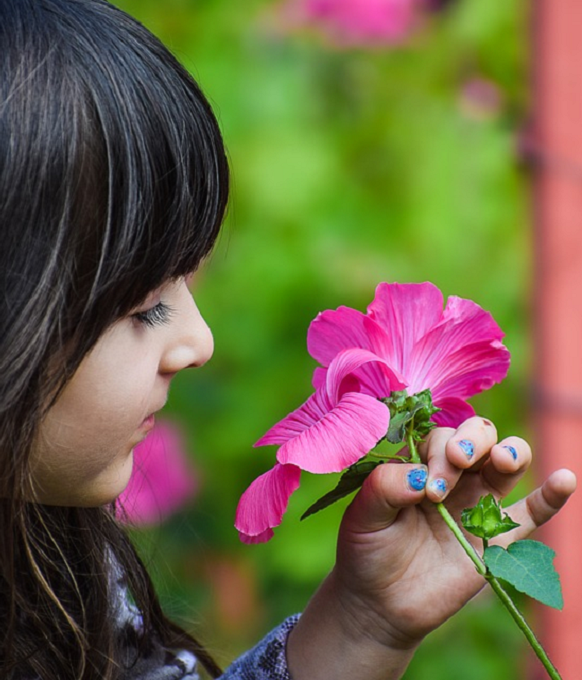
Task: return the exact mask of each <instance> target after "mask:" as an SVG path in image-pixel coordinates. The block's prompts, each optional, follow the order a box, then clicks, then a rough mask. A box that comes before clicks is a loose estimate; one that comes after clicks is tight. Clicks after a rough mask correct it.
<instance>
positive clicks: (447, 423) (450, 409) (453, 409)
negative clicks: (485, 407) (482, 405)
mask: <svg viewBox="0 0 582 680" xmlns="http://www.w3.org/2000/svg"><path fill="white" fill-rule="evenodd" d="M434 405H435V406H438V408H440V409H442V410H441V411H439V412H438V413H435V414H434V415H433V417H432V418H431V420H432V421H434V422H435V423H436V424H437V425H438V426H439V427H459V425H460V424H461V423H464V422H465V420H467V418H471V417H472V416H474V415H475V409H474V408H473V407H472V406H471V405H470V404H467V402H466V401H463V399H457V398H456V397H445V398H444V399H439V400H438V401H435V402H434Z"/></svg>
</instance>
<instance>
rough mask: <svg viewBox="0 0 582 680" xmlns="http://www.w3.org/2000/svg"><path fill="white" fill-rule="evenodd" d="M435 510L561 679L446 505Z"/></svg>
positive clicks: (551, 674) (555, 675)
mask: <svg viewBox="0 0 582 680" xmlns="http://www.w3.org/2000/svg"><path fill="white" fill-rule="evenodd" d="M436 507H437V510H438V511H439V513H440V515H441V517H442V518H443V519H444V520H445V523H446V525H447V526H448V527H449V529H450V530H451V531H452V532H453V534H455V537H456V539H457V540H458V541H459V543H460V544H461V546H462V548H463V550H464V551H465V552H466V553H467V555H468V556H469V558H470V559H471V561H472V562H473V564H474V565H475V567H476V569H477V572H478V573H479V574H481V576H483V578H485V579H486V580H487V582H488V583H489V585H490V586H491V588H493V592H494V593H495V594H496V595H497V597H498V598H499V599H500V600H501V602H502V604H503V605H504V606H505V608H506V609H507V610H508V611H509V613H510V614H511V616H512V617H513V620H514V621H515V623H516V624H517V625H518V627H519V628H520V630H521V631H522V633H523V634H524V635H525V637H526V640H527V641H528V642H529V644H530V645H531V648H532V649H533V650H534V652H535V653H536V656H537V657H538V659H539V660H540V661H541V662H542V664H543V666H544V668H545V669H546V671H547V672H548V675H549V677H550V678H552V680H561V676H560V674H559V673H558V671H557V670H556V668H555V667H554V665H553V664H552V662H551V661H550V659H549V657H548V655H547V654H546V652H545V650H544V648H543V647H542V645H541V644H540V642H539V640H538V639H537V638H536V636H535V635H534V632H533V631H532V629H531V628H530V627H529V626H528V624H527V622H526V620H525V619H524V617H523V614H522V613H521V612H520V611H519V609H518V608H517V607H516V606H515V603H514V602H513V600H512V599H511V597H510V596H509V594H508V593H507V591H506V590H505V589H504V588H503V586H502V585H501V583H500V582H499V581H498V580H497V579H496V578H495V576H493V574H492V573H491V572H490V571H489V570H488V569H487V566H486V564H485V562H483V559H482V558H481V556H480V555H479V553H478V552H477V551H476V550H475V548H474V547H473V546H472V545H471V544H470V543H469V541H468V540H467V539H466V537H465V535H464V534H463V532H462V531H461V529H460V527H459V525H458V524H457V523H456V522H455V520H454V519H453V517H452V516H451V514H450V512H449V511H448V510H447V509H446V507H445V506H444V505H443V503H437V504H436Z"/></svg>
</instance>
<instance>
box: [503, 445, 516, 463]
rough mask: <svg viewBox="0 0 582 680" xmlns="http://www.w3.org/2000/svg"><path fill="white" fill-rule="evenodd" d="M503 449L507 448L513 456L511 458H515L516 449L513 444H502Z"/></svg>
mask: <svg viewBox="0 0 582 680" xmlns="http://www.w3.org/2000/svg"><path fill="white" fill-rule="evenodd" d="M503 448H504V449H507V450H508V451H509V453H511V455H512V456H513V460H517V451H516V450H515V448H514V447H513V446H504V447H503Z"/></svg>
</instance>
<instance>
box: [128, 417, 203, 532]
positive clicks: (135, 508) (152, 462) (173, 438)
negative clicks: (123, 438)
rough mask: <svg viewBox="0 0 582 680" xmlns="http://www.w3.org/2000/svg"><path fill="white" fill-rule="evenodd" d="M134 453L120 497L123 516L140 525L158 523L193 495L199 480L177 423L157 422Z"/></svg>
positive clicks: (181, 506)
mask: <svg viewBox="0 0 582 680" xmlns="http://www.w3.org/2000/svg"><path fill="white" fill-rule="evenodd" d="M133 456H134V462H133V472H132V475H131V478H130V480H129V484H128V485H127V487H126V489H125V491H124V492H123V493H122V494H121V495H120V497H119V499H118V502H119V506H120V511H119V513H118V515H119V518H120V519H121V520H123V521H127V522H129V523H131V524H133V525H137V526H140V525H141V526H144V525H152V524H158V523H159V522H161V521H162V520H164V519H166V518H167V517H169V516H170V515H172V514H173V513H175V512H177V511H178V510H180V509H182V508H183V507H184V506H185V505H186V504H187V503H188V502H189V501H190V500H191V499H192V497H193V495H194V494H195V492H196V489H197V487H198V482H197V480H196V475H195V473H194V470H193V469H192V466H191V464H190V461H189V460H188V457H187V456H186V454H185V453H184V447H183V444H182V436H181V433H180V431H179V430H178V429H177V428H176V427H175V426H173V425H170V424H168V423H159V424H157V425H156V427H155V428H154V430H153V431H152V432H151V434H150V435H149V436H148V438H147V439H146V440H145V441H143V442H142V443H141V444H139V445H138V446H136V447H135V449H134V453H133Z"/></svg>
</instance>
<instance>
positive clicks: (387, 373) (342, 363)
mask: <svg viewBox="0 0 582 680" xmlns="http://www.w3.org/2000/svg"><path fill="white" fill-rule="evenodd" d="M370 365H372V366H374V367H375V369H376V371H377V374H376V375H379V376H381V381H380V380H378V383H379V384H380V382H381V385H382V387H381V389H382V392H380V393H377V394H374V395H373V396H376V397H380V398H382V397H387V396H389V394H390V392H392V391H393V390H400V389H402V388H403V387H405V386H406V383H405V382H404V381H403V379H402V377H401V376H399V375H398V374H396V373H395V372H394V371H393V370H392V368H391V367H390V366H389V365H388V364H387V363H386V361H384V359H382V358H381V357H379V356H378V355H376V354H374V353H373V352H368V351H367V350H365V349H347V350H344V351H343V352H340V353H339V354H338V355H337V356H336V357H335V358H334V359H333V361H332V362H331V364H330V365H329V369H328V371H327V375H326V389H327V393H328V395H329V398H330V400H331V402H332V403H334V402H337V400H338V399H339V397H340V396H341V394H342V393H343V392H346V391H347V390H346V384H348V385H352V384H353V376H359V371H358V369H361V368H363V367H364V366H370ZM350 378H351V379H352V380H350ZM346 381H347V383H346ZM384 390H386V391H384Z"/></svg>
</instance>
